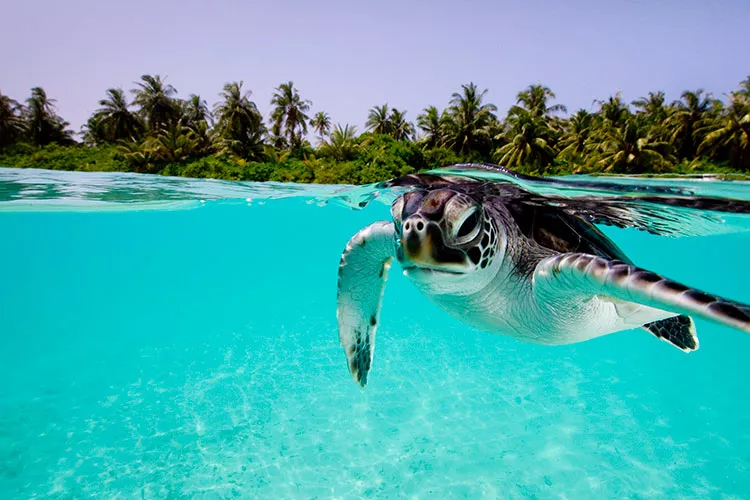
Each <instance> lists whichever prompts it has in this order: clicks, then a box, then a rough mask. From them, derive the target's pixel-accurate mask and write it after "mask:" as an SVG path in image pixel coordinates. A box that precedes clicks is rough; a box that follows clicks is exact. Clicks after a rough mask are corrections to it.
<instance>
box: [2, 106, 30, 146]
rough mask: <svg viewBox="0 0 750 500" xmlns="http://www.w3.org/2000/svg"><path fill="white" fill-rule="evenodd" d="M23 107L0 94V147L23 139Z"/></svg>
mask: <svg viewBox="0 0 750 500" xmlns="http://www.w3.org/2000/svg"><path fill="white" fill-rule="evenodd" d="M24 133H25V127H24V122H23V106H21V105H20V104H19V103H18V102H17V101H15V100H13V99H11V98H10V97H8V96H5V95H3V94H0V147H2V146H7V145H9V144H13V143H14V142H16V141H18V140H19V139H21V137H23V135H24Z"/></svg>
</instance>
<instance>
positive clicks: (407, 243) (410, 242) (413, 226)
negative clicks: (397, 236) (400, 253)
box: [401, 217, 432, 264]
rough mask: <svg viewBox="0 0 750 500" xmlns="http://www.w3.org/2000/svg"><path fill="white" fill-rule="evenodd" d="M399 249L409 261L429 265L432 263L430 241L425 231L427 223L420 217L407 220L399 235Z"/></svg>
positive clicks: (427, 232)
mask: <svg viewBox="0 0 750 500" xmlns="http://www.w3.org/2000/svg"><path fill="white" fill-rule="evenodd" d="M401 247H402V248H403V249H404V253H405V255H406V258H408V259H409V260H410V261H412V262H414V263H415V264H422V263H423V264H429V263H430V262H431V261H432V239H431V237H430V234H429V231H427V222H426V221H424V220H423V219H422V218H421V217H410V218H409V219H407V220H406V222H404V229H403V231H402V234H401Z"/></svg>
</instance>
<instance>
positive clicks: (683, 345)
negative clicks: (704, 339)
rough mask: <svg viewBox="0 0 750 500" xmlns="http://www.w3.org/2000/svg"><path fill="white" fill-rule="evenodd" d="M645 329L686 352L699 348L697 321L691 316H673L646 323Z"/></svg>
mask: <svg viewBox="0 0 750 500" xmlns="http://www.w3.org/2000/svg"><path fill="white" fill-rule="evenodd" d="M643 329H644V330H646V331H647V332H649V333H651V334H653V335H655V336H656V337H658V338H660V339H662V340H664V341H666V342H669V343H670V344H672V345H673V346H675V347H677V348H678V349H681V350H683V351H685V352H690V351H695V350H696V349H698V335H697V334H696V333H695V323H694V322H693V318H691V317H690V316H684V315H681V316H673V317H671V318H667V319H662V320H659V321H654V322H652V323H646V324H645V325H643Z"/></svg>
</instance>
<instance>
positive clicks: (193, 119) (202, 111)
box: [180, 94, 213, 130]
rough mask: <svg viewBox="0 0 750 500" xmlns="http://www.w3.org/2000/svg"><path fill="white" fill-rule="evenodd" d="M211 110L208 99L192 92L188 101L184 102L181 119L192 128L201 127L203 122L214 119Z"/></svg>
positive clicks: (206, 122)
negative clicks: (207, 102)
mask: <svg viewBox="0 0 750 500" xmlns="http://www.w3.org/2000/svg"><path fill="white" fill-rule="evenodd" d="M212 118H213V117H212V116H211V110H209V109H208V104H206V101H205V100H203V99H201V96H199V95H197V94H190V97H189V98H188V100H187V101H183V102H182V116H181V117H180V121H181V122H182V124H183V125H184V126H186V127H188V128H190V129H191V130H196V129H198V128H200V126H201V124H203V123H205V124H209V123H210V122H211V121H212Z"/></svg>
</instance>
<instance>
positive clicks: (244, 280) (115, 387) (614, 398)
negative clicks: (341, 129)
mask: <svg viewBox="0 0 750 500" xmlns="http://www.w3.org/2000/svg"><path fill="white" fill-rule="evenodd" d="M662 182H667V181H662ZM683 185H686V186H695V187H697V189H699V190H703V191H702V192H709V193H722V192H726V193H732V194H733V196H735V197H747V196H748V195H749V194H750V187H749V186H747V185H746V184H731V185H728V184H724V183H718V182H706V181H690V182H686V183H683ZM340 189H341V188H331V187H320V186H319V187H302V186H300V187H290V186H274V185H265V186H257V185H252V184H231V183H220V182H216V181H183V180H174V179H164V178H159V177H149V176H127V175H123V174H75V173H69V174H68V173H46V172H42V171H24V172H20V171H14V170H2V169H0V211H1V213H0V238H1V239H0V284H1V285H2V286H0V498H3V499H5V498H92V497H98V498H134V497H137V498H190V497H193V498H228V497H244V498H361V497H378V498H402V497H404V498H667V497H669V498H746V497H747V496H748V493H749V492H750V474H749V473H748V472H750V471H749V470H748V469H750V400H749V399H748V396H749V395H750V393H749V392H748V381H749V380H750V364H749V363H748V362H747V360H748V356H749V355H750V336H748V335H747V334H745V333H742V332H739V331H736V330H732V329H729V328H725V327H719V326H715V325H713V324H708V323H706V322H703V321H697V327H698V334H699V336H700V340H701V348H700V350H698V351H697V352H695V353H692V354H689V355H688V354H684V353H682V352H680V351H679V350H677V349H675V348H673V347H670V346H669V345H667V344H666V343H664V342H661V341H659V340H657V339H655V338H653V337H651V336H650V335H648V334H647V333H645V332H642V331H630V332H621V333H617V334H613V335H609V336H606V337H603V338H600V339H596V340H593V341H590V342H587V343H582V344H578V345H573V346H564V347H545V346H536V345H527V344H522V343H519V342H517V341H515V340H512V339H509V338H505V337H501V336H494V335H489V334H486V333H482V332H479V331H476V330H473V329H471V328H469V327H467V326H465V325H463V324H462V323H459V322H458V321H457V320H455V319H453V318H452V317H450V316H448V315H447V314H445V313H443V312H442V311H440V310H439V309H437V307H436V306H434V305H433V304H432V303H431V302H429V301H428V300H426V299H425V298H423V297H422V296H421V295H419V294H418V293H417V292H416V290H415V289H414V288H413V287H412V286H411V285H410V284H409V283H408V282H407V281H406V279H405V278H404V277H402V276H401V275H400V272H398V270H397V267H394V269H393V271H392V272H391V278H390V280H389V283H388V287H387V289H386V293H385V298H384V301H383V310H382V316H381V326H380V328H379V330H378V342H377V348H376V353H375V360H374V363H373V370H372V372H371V375H370V377H369V380H368V382H369V384H368V386H367V388H366V389H365V390H360V388H359V387H358V386H357V385H356V384H355V383H354V382H353V381H352V380H351V378H350V376H349V373H348V371H347V366H346V361H345V356H344V353H343V351H342V349H341V348H340V346H339V343H338V335H337V330H336V318H335V299H336V275H337V267H338V261H339V257H340V253H341V251H342V250H343V248H344V246H345V244H346V242H347V240H348V239H349V237H350V236H351V235H353V234H354V233H355V232H356V231H357V230H358V229H359V228H361V227H363V226H365V225H367V224H369V223H371V222H373V221H375V220H379V219H384V218H387V217H388V206H387V204H386V203H380V202H378V201H377V200H376V201H375V202H373V203H370V204H369V205H368V206H367V207H366V208H364V209H362V210H352V209H351V208H350V207H349V206H348V205H351V204H354V205H356V204H357V203H356V201H357V200H358V199H361V197H362V196H364V195H366V194H367V191H366V190H363V188H358V189H355V190H353V191H344V192H341V191H339V190H340ZM370 194H371V193H370ZM272 198H279V199H272ZM385 198H387V196H386V197H385ZM717 227H718V226H717ZM748 227H750V226H748ZM605 231H606V232H607V234H609V235H610V236H612V237H613V238H614V239H615V240H616V241H617V243H618V244H619V245H620V246H621V247H622V248H623V249H624V250H625V251H626V252H627V253H628V254H630V255H631V256H632V258H633V260H634V261H635V262H636V263H638V264H639V265H640V266H642V267H646V268H649V269H652V270H654V271H658V272H660V273H662V274H665V275H667V276H669V277H671V278H675V279H678V280H681V281H683V282H685V283H687V284H690V285H693V286H696V287H700V288H703V289H705V290H707V291H709V292H713V293H717V294H721V295H724V296H726V297H728V298H732V299H735V300H741V301H744V302H750V290H749V289H748V287H747V283H748V281H750V268H748V266H747V260H746V259H747V249H748V248H750V232H742V231H740V232H730V233H728V234H715V235H710V236H699V237H684V238H665V237H657V236H653V235H649V234H644V233H639V232H636V231H631V230H627V231H625V230H618V229H609V228H608V229H605ZM717 231H718V229H717Z"/></svg>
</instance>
